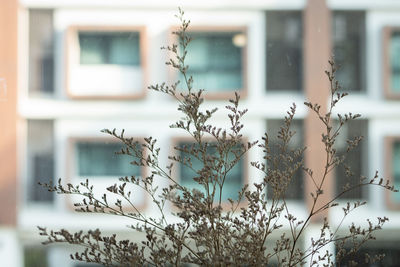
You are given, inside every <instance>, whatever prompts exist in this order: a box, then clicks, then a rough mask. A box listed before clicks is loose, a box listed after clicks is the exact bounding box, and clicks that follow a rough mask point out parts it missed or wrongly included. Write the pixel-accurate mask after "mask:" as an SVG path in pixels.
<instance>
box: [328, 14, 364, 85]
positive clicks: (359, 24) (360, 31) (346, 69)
mask: <svg viewBox="0 0 400 267" xmlns="http://www.w3.org/2000/svg"><path fill="white" fill-rule="evenodd" d="M332 19H333V21H332V34H333V54H334V57H335V62H336V64H337V65H338V66H340V67H339V69H338V70H337V72H336V78H337V79H338V81H340V84H341V86H342V87H343V90H344V91H364V90H365V55H366V54H365V43H366V41H365V12H363V11H334V12H333V18H332Z"/></svg>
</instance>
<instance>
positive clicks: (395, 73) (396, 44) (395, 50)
mask: <svg viewBox="0 0 400 267" xmlns="http://www.w3.org/2000/svg"><path fill="white" fill-rule="evenodd" d="M390 38H391V39H390V50H389V53H390V74H391V79H390V88H391V90H392V91H393V92H396V93H399V92H400V32H399V31H394V32H392V35H391V37H390Z"/></svg>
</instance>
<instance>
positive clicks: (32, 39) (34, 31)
mask: <svg viewBox="0 0 400 267" xmlns="http://www.w3.org/2000/svg"><path fill="white" fill-rule="evenodd" d="M53 39H54V34H53V11H52V10H43V9H31V10H30V11H29V92H30V93H40V92H45V93H52V92H53V90H54V88H53V87H54V86H53V82H54V54H53V49H54V48H53V46H54V41H53Z"/></svg>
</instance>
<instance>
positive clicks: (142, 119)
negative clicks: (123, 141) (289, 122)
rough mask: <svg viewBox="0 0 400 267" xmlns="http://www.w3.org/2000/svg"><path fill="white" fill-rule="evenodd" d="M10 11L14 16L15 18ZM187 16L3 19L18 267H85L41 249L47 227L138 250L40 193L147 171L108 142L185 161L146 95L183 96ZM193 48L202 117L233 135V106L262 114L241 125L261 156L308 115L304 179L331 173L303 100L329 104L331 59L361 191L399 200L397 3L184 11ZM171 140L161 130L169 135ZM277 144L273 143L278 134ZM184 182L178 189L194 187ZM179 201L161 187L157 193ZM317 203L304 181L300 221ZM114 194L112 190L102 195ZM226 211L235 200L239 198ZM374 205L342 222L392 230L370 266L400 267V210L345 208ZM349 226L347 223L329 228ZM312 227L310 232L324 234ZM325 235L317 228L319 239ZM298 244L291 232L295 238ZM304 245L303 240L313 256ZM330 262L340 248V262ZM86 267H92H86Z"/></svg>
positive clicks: (119, 225) (101, 220) (165, 10)
mask: <svg viewBox="0 0 400 267" xmlns="http://www.w3.org/2000/svg"><path fill="white" fill-rule="evenodd" d="M3 3H4V4H3ZM181 4H183V3H180V1H172V0H171V1H156V0H151V1H119V0H117V1H112V2H110V1H103V0H95V1H93V0H80V1H75V0H69V1H64V0H57V1H46V0H19V1H17V0H4V1H3V2H2V4H1V5H0V15H1V16H0V17H2V18H3V19H2V21H0V41H1V42H0V111H1V113H0V129H1V130H0V159H1V160H0V257H1V258H2V261H3V263H2V264H4V266H9V267H21V266H27V267H36V266H48V267H56V266H57V267H58V266H61V267H82V266H86V265H85V264H81V263H79V264H78V263H76V262H72V261H70V260H69V253H71V252H73V251H74V248H73V247H65V246H42V245H41V244H40V242H41V241H43V240H42V239H41V237H40V236H39V235H38V231H37V228H36V226H38V225H39V226H45V227H47V228H48V229H60V228H68V229H70V230H76V231H78V230H81V229H93V228H100V229H102V230H103V231H104V232H105V233H117V234H120V235H121V236H124V237H130V238H132V239H134V238H137V239H139V238H140V237H137V236H135V235H134V234H132V233H131V232H130V231H129V229H127V228H126V227H125V225H127V224H129V221H126V220H124V219H121V218H114V217H112V216H101V215H93V214H91V215H86V214H82V213H76V212H74V211H73V202H74V201H75V200H79V199H75V198H74V197H68V196H67V197H66V196H60V195H55V194H51V193H48V192H47V191H46V190H44V189H43V188H41V187H40V186H38V185H37V183H38V182H47V181H49V180H50V179H54V180H57V179H58V178H62V179H63V181H65V182H71V183H79V182H80V181H83V179H84V178H90V180H91V181H92V182H93V183H94V185H95V186H96V187H98V188H104V186H105V185H110V184H113V183H115V182H116V178H117V177H119V176H123V175H126V174H131V173H134V174H136V175H145V174H146V173H148V171H149V170H146V169H138V168H133V167H131V166H130V165H129V164H128V162H127V161H126V160H125V159H124V158H120V157H116V156H114V154H113V152H115V151H116V150H118V149H119V144H118V143H117V142H116V141H115V140H113V139H112V138H110V137H108V136H106V135H105V134H103V133H101V132H100V131H101V130H102V129H104V128H109V129H113V128H116V129H125V133H126V134H127V135H129V136H132V137H133V138H138V139H140V138H143V137H148V136H153V137H155V138H157V140H158V145H159V146H160V147H161V149H162V150H161V154H160V161H161V165H162V166H166V165H168V155H170V154H171V153H173V146H174V145H177V144H183V143H185V142H187V140H188V139H187V136H186V135H185V133H184V132H182V131H178V130H176V129H170V128H169V125H170V124H172V123H173V122H174V121H176V120H177V119H179V118H180V114H179V113H178V111H177V103H176V101H175V100H174V99H172V98H171V97H169V96H165V95H162V94H160V93H155V92H151V91H149V90H147V89H146V88H147V86H148V85H149V84H155V83H162V82H164V81H166V82H168V83H172V82H174V81H175V80H176V79H177V78H179V75H177V74H176V73H174V72H173V71H171V70H170V69H168V67H167V66H165V64H164V62H165V61H166V60H167V58H168V55H167V54H166V51H165V50H160V47H162V46H166V45H168V44H171V42H173V41H174V38H173V37H172V35H171V32H172V31H173V30H174V29H176V27H177V26H179V22H178V21H177V20H176V18H175V17H174V14H176V13H177V6H179V5H181ZM182 7H183V8H184V10H185V11H186V13H187V18H189V19H190V20H191V22H192V24H191V28H190V31H191V34H192V35H193V37H194V41H193V43H192V44H191V45H190V47H189V56H188V64H189V65H190V67H191V70H192V74H193V76H194V78H195V86H196V87H199V88H206V89H207V90H208V91H207V92H206V98H207V101H206V103H205V106H207V107H213V106H217V107H219V109H220V112H219V113H217V114H216V116H215V118H214V122H215V123H216V124H218V125H221V126H224V125H227V117H226V114H225V113H224V111H223V110H224V106H225V105H226V102H227V100H228V99H229V97H231V96H232V95H233V91H234V90H238V91H239V92H240V94H241V96H242V102H241V105H242V107H246V108H249V113H248V114H247V116H246V118H245V120H244V124H245V128H244V130H243V131H244V132H243V133H244V135H245V137H246V138H247V139H248V140H258V139H260V138H261V136H263V134H264V132H266V131H267V132H269V133H270V134H271V136H272V138H273V136H274V135H276V131H277V128H278V126H279V125H280V122H281V121H282V118H283V117H284V116H285V114H286V111H287V110H288V109H289V107H290V106H291V103H292V102H294V103H296V105H297V107H298V108H297V115H296V120H295V122H294V124H293V127H294V129H295V130H296V132H297V133H298V134H297V135H296V136H295V137H294V140H293V142H292V145H293V147H301V146H304V145H306V146H307V147H308V149H307V151H306V163H307V165H308V166H309V167H311V168H312V169H314V172H315V173H318V172H319V171H321V168H322V167H323V165H321V164H323V162H321V146H320V140H321V131H322V127H321V125H320V124H318V121H317V120H316V119H315V117H314V116H313V114H310V113H309V112H308V110H307V108H306V107H305V106H304V105H303V102H304V101H305V100H306V99H309V100H311V101H319V102H320V103H326V102H327V101H328V97H329V92H328V89H329V83H328V82H327V78H326V76H325V74H324V70H326V69H328V59H329V58H330V57H331V55H334V57H335V61H336V62H337V63H338V64H339V65H341V68H340V69H339V70H338V72H337V78H338V80H339V81H340V82H341V83H342V86H343V90H344V91H347V92H349V93H350V96H348V97H346V98H345V99H344V100H343V102H342V103H341V104H340V105H339V106H338V107H337V110H336V111H337V112H339V113H340V112H341V113H344V112H346V113H347V112H352V113H360V114H362V117H361V119H360V120H357V121H355V122H353V123H351V124H349V125H348V126H347V127H345V128H344V129H343V131H342V137H341V138H339V140H338V144H337V149H338V151H339V152H340V153H344V152H345V150H346V138H352V137H354V136H356V135H363V136H364V141H363V143H362V144H361V145H360V146H359V147H358V148H357V149H356V150H355V151H353V152H352V153H351V154H349V163H350V165H351V167H352V168H353V170H354V172H355V175H365V176H367V177H373V175H374V174H375V170H380V174H381V175H383V176H384V177H386V178H388V179H391V181H392V182H393V183H394V184H395V185H396V186H397V187H398V186H400V102H399V101H400V3H397V2H394V1H390V0H381V1H373V0H364V1H361V0H359V1H345V0H329V1H326V2H325V1H321V0H308V1H307V0H285V1H270V0H263V1H260V0H250V1H245V2H243V1H224V2H223V3H221V2H214V1H208V0H205V1H186V2H185V3H184V6H182ZM160 129H162V130H161V131H160ZM274 133H275V134H274ZM262 156H263V154H262V152H261V151H259V150H257V149H254V150H252V151H251V152H250V153H249V155H248V156H247V157H246V158H245V159H244V160H243V162H241V164H240V166H239V167H238V168H237V169H235V170H234V176H235V177H234V178H232V179H231V181H232V182H231V183H230V184H229V185H228V186H229V189H230V190H229V192H232V191H235V190H236V189H237V188H240V186H241V185H243V184H245V183H250V184H251V183H253V182H255V181H258V180H259V179H262V175H261V174H260V173H259V172H258V171H257V170H256V169H255V168H251V167H250V164H249V163H250V162H251V161H255V160H260V159H262ZM184 173H185V170H183V169H181V170H178V171H177V179H180V180H182V182H183V183H186V185H188V186H190V183H191V181H185V180H184V177H186V176H185V175H183V174H184ZM346 183H347V180H346V178H345V175H344V170H343V169H340V168H339V169H337V170H336V171H335V172H334V173H332V175H331V177H330V183H329V186H328V187H327V188H325V190H326V191H327V195H328V196H329V195H330V196H333V195H335V193H336V192H338V191H339V190H341V188H342V187H343V186H344V185H345V184H346ZM165 185H167V184H166V183H165V182H164V181H160V186H165ZM311 189H312V184H311V183H310V181H309V180H308V179H307V178H306V177H305V175H302V174H301V173H298V174H296V180H295V183H294V184H293V186H292V187H291V188H290V189H289V190H288V194H287V198H288V199H289V205H290V206H291V207H292V208H293V210H294V215H295V216H298V217H300V218H301V217H304V216H305V214H306V212H307V209H308V205H309V204H308V203H310V202H309V201H308V200H309V192H310V191H311ZM100 191H101V190H100ZM227 197H232V196H230V195H227V196H226V198H227ZM348 200H351V201H352V200H367V201H368V204H367V205H366V206H364V207H363V208H360V210H359V211H357V212H356V213H354V215H353V216H350V217H349V218H347V219H346V220H345V221H344V222H343V227H344V229H346V227H348V226H349V225H350V224H351V222H352V221H354V222H356V223H359V224H363V223H365V219H366V218H375V217H377V216H381V217H383V216H387V217H389V218H390V222H389V223H388V224H387V225H386V226H385V228H384V229H383V230H382V231H380V232H379V233H378V234H377V237H378V241H376V242H371V243H370V245H369V246H367V247H366V248H365V251H370V252H372V253H374V252H378V253H380V252H385V253H386V254H387V258H386V259H385V262H384V265H383V266H398V265H400V260H399V258H400V247H398V246H397V245H396V244H398V242H399V241H400V195H399V194H389V193H386V192H384V191H383V190H379V189H376V188H372V187H371V188H367V189H365V190H364V188H362V189H360V190H358V191H354V192H352V193H351V194H347V195H344V196H342V197H341V198H340V202H342V203H346V201H348ZM149 201H150V200H149V199H147V198H146V196H145V195H144V193H143V192H140V191H137V192H136V197H135V204H136V205H137V206H138V207H139V208H140V209H141V210H143V211H144V212H146V213H149V214H150V213H152V210H151V208H150V207H151V206H150V205H149ZM326 215H327V216H328V217H329V219H330V221H331V223H332V224H333V225H335V224H339V223H340V218H341V216H342V210H341V209H332V210H331V211H330V213H329V214H326ZM318 223H319V222H318V221H316V222H313V224H314V225H315V227H314V226H312V227H311V228H310V229H311V230H310V232H309V233H307V235H308V236H309V237H311V236H312V235H313V234H314V233H313V229H318V225H319V224H318ZM313 227H314V228H313ZM286 230H289V229H286ZM306 244H307V241H306V240H304V245H306ZM330 249H333V248H330ZM88 266H89V265H88Z"/></svg>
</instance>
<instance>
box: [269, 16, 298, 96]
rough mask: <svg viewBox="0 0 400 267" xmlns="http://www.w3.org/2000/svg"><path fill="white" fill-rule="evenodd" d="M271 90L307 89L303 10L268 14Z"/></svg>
mask: <svg viewBox="0 0 400 267" xmlns="http://www.w3.org/2000/svg"><path fill="white" fill-rule="evenodd" d="M266 18H267V53H266V54H267V76H266V77H267V90H271V91H274V90H277V91H281V90H291V91H301V90H302V88H303V84H302V83H303V78H302V77H303V51H302V49H303V25H302V23H303V19H302V12H301V11H267V14H266Z"/></svg>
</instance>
